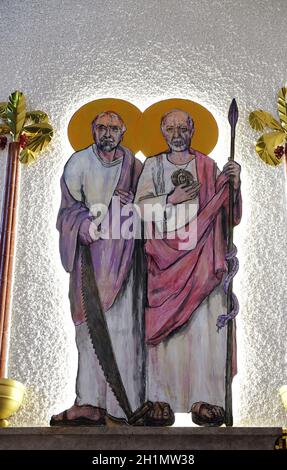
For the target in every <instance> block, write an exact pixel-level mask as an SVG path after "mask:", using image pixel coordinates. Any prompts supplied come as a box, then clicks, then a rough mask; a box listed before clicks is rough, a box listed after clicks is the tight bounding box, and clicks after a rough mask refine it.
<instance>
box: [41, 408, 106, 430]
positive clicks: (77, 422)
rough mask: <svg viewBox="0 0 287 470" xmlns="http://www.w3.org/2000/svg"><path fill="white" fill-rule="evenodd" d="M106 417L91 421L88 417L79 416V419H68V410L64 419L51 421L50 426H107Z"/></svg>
mask: <svg viewBox="0 0 287 470" xmlns="http://www.w3.org/2000/svg"><path fill="white" fill-rule="evenodd" d="M105 424H106V417H105V415H103V416H101V417H100V418H99V419H97V420H95V419H91V418H87V417H86V416H79V417H78V418H74V419H68V415H67V410H65V411H64V412H63V418H62V419H55V418H53V416H52V418H51V419H50V426H105Z"/></svg>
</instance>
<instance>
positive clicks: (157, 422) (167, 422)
mask: <svg viewBox="0 0 287 470" xmlns="http://www.w3.org/2000/svg"><path fill="white" fill-rule="evenodd" d="M155 404H157V405H159V407H160V408H161V410H162V411H163V410H164V408H167V410H168V417H167V418H162V419H156V418H154V417H151V416H150V412H151V411H152V410H153V409H154V405H155ZM174 421H175V416H174V412H173V411H172V409H171V407H170V405H169V404H168V403H166V402H163V401H156V402H150V410H149V411H148V412H147V414H146V415H145V416H144V426H172V425H173V424H174Z"/></svg>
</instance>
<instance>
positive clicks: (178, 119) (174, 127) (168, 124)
mask: <svg viewBox="0 0 287 470" xmlns="http://www.w3.org/2000/svg"><path fill="white" fill-rule="evenodd" d="M162 133H163V136H164V138H165V140H166V142H167V144H168V146H169V148H170V149H171V150H172V151H173V152H183V151H184V150H188V149H189V147H190V142H191V138H192V135H193V128H192V127H190V124H189V122H188V117H187V115H186V114H185V113H183V112H181V111H175V112H173V113H170V114H168V115H167V116H166V118H165V120H164V122H163V125H162Z"/></svg>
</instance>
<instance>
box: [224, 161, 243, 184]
mask: <svg viewBox="0 0 287 470" xmlns="http://www.w3.org/2000/svg"><path fill="white" fill-rule="evenodd" d="M240 172H241V166H240V165H239V163H237V162H235V161H234V160H230V161H229V162H227V163H226V164H225V165H224V167H223V173H225V174H226V175H227V176H229V177H232V178H233V187H234V189H235V190H236V189H238V188H239V186H240Z"/></svg>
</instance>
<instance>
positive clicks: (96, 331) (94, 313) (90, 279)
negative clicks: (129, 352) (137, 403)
mask: <svg viewBox="0 0 287 470" xmlns="http://www.w3.org/2000/svg"><path fill="white" fill-rule="evenodd" d="M81 279H82V285H81V291H82V301H83V306H84V312H85V317H86V321H87V325H88V330H89V334H90V338H91V341H92V345H93V348H94V351H95V353H96V355H97V358H98V360H99V363H100V366H101V368H102V370H103V373H104V376H105V378H106V380H107V382H108V384H109V385H110V387H111V389H112V391H113V393H114V395H115V397H116V399H117V401H118V403H119V405H120V406H121V408H122V409H123V411H124V412H125V414H126V416H127V418H130V417H131V416H132V415H133V413H132V409H131V406H130V403H129V400H128V397H127V393H126V390H125V387H124V384H123V381H122V378H121V374H120V371H119V368H118V365H117V361H116V357H115V354H114V350H113V345H112V341H111V337H110V334H109V330H108V325H107V321H106V317H105V313H104V311H103V308H102V304H101V300H100V295H99V291H98V287H97V283H96V280H95V273H94V267H93V261H92V256H91V251H90V247H89V246H85V245H81Z"/></svg>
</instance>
